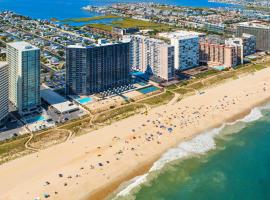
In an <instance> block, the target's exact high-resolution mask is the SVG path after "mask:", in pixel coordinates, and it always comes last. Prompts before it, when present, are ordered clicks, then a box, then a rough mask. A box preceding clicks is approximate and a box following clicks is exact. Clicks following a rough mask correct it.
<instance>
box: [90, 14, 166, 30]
mask: <svg viewBox="0 0 270 200" xmlns="http://www.w3.org/2000/svg"><path fill="white" fill-rule="evenodd" d="M118 18H119V17H118ZM88 26H90V27H93V28H98V29H102V30H105V31H112V28H113V26H117V27H120V28H131V27H137V28H139V29H152V30H155V31H169V30H171V27H170V26H168V25H165V24H159V23H155V22H148V21H143V20H138V19H133V18H123V19H122V20H114V21H112V25H108V24H89V25H88Z"/></svg>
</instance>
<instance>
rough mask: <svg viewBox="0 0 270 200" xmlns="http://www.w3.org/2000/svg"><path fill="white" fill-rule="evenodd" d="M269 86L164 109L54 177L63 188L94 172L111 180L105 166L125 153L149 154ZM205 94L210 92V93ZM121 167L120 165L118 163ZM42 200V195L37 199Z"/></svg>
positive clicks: (48, 182) (125, 157) (49, 183)
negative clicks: (206, 119)
mask: <svg viewBox="0 0 270 200" xmlns="http://www.w3.org/2000/svg"><path fill="white" fill-rule="evenodd" d="M267 89H268V85H267V84H266V83H264V84H263V85H262V86H261V87H260V89H258V90H257V91H254V90H253V92H248V91H246V90H241V91H239V92H238V95H237V96H236V95H234V96H230V93H229V92H228V94H227V95H223V96H221V97H220V98H219V99H217V100H215V101H211V103H210V104H209V105H206V104H205V103H203V104H197V105H195V104H193V106H190V105H188V104H186V105H185V104H182V103H181V102H177V103H175V105H173V106H171V107H170V108H168V109H167V110H166V109H163V110H162V111H159V112H155V113H152V114H151V115H148V116H147V117H146V118H145V121H144V122H143V123H141V124H140V125H139V126H136V127H133V128H131V129H130V132H129V133H127V135H125V137H119V136H118V135H117V133H116V134H115V136H114V137H113V138H112V140H111V143H110V144H109V145H108V146H97V147H96V149H95V150H94V151H93V148H92V147H85V148H86V149H88V148H91V151H90V150H89V151H87V150H86V151H85V154H89V157H88V158H87V159H86V160H84V162H83V163H82V164H81V166H80V168H78V169H77V170H75V171H76V172H74V171H73V173H72V174H71V173H70V174H65V173H63V172H59V173H58V174H55V176H57V177H58V179H59V180H60V182H61V184H62V187H65V188H67V189H68V188H69V185H74V184H75V185H78V186H79V183H80V178H81V177H83V176H87V175H89V174H91V173H92V175H93V173H95V174H96V176H98V175H99V176H103V177H104V178H105V179H107V180H109V179H110V178H111V174H108V173H106V168H107V167H109V166H110V165H112V164H113V165H117V163H116V162H119V164H120V161H121V160H122V159H127V155H126V154H128V156H129V155H132V154H133V155H134V156H135V157H143V156H144V154H147V153H148V152H145V151H144V147H145V145H151V146H152V147H153V149H152V151H155V148H158V147H159V145H161V144H162V143H163V142H166V140H173V139H174V137H173V135H174V134H183V132H186V131H188V128H189V127H196V126H197V127H199V126H200V125H201V123H205V120H204V118H206V117H208V118H211V119H214V118H218V117H219V115H220V113H225V112H227V111H229V110H230V109H232V108H237V107H239V106H241V102H242V101H247V100H248V99H249V98H254V96H255V95H258V94H259V93H264V92H268V91H267ZM203 95H207V92H206V93H204V94H203ZM172 107H173V108H172ZM221 111H222V112H221ZM142 115H143V114H142ZM115 144H117V145H115ZM108 152H110V153H108ZM104 154H112V156H110V157H109V158H110V159H107V158H108V156H106V159H105V158H104V156H103V155H104ZM93 161H94V162H93ZM130 162H136V159H134V160H130ZM121 164H122V162H121ZM120 168H121V166H119V169H120ZM42 184H43V186H44V191H46V188H48V187H50V186H51V181H50V180H44V182H43V183H42ZM51 189H52V188H51ZM50 191H51V190H50ZM57 195H59V192H58V191H56V190H55V192H54V193H47V192H45V193H44V194H43V195H42V196H43V197H42V199H47V198H51V197H53V196H57ZM40 199H41V198H40V197H35V198H34V200H40Z"/></svg>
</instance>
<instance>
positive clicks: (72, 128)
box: [59, 117, 90, 132]
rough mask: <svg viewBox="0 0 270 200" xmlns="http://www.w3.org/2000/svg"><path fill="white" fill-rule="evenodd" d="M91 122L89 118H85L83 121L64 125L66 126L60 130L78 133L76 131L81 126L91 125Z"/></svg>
mask: <svg viewBox="0 0 270 200" xmlns="http://www.w3.org/2000/svg"><path fill="white" fill-rule="evenodd" d="M89 121H90V118H89V117H85V118H83V119H79V120H74V121H70V122H68V123H67V124H64V125H62V126H60V127H59V128H61V129H66V130H70V131H73V132H76V130H77V129H78V127H80V126H81V125H83V124H85V123H89Z"/></svg>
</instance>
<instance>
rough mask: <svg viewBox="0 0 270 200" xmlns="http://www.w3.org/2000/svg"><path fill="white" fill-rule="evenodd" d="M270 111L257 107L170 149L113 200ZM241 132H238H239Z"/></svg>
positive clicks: (211, 147)
mask: <svg viewBox="0 0 270 200" xmlns="http://www.w3.org/2000/svg"><path fill="white" fill-rule="evenodd" d="M265 109H270V104H268V105H265V106H261V107H256V108H254V109H252V110H251V112H250V113H249V114H248V115H246V116H245V117H244V118H242V119H239V120H236V121H234V122H231V123H224V124H223V125H222V126H220V127H218V128H214V129H212V130H209V131H205V132H202V133H201V134H199V135H197V136H196V137H194V138H193V139H191V140H188V141H185V142H181V143H180V144H179V145H178V146H177V147H176V148H172V149H169V150H168V151H167V152H166V153H164V154H163V155H162V156H161V158H160V159H159V160H157V161H156V162H155V163H154V164H153V166H152V167H151V169H150V170H149V172H148V173H146V174H144V175H141V176H137V177H135V178H133V179H132V180H130V181H129V182H128V184H127V185H126V186H125V187H124V188H121V189H120V192H118V193H117V194H116V196H115V197H114V198H113V200H117V199H119V198H121V197H125V196H128V195H132V193H134V190H135V188H137V187H138V186H139V185H141V184H143V183H146V182H148V181H151V179H150V180H149V177H148V176H149V175H150V174H151V173H152V172H155V171H159V170H161V169H162V168H163V167H164V166H165V165H166V164H167V163H169V162H172V161H174V160H179V159H185V158H189V157H191V156H193V155H202V154H205V153H206V152H208V151H210V150H213V149H215V148H216V142H215V137H216V136H217V135H219V134H220V133H221V132H222V130H223V129H224V128H225V127H226V126H232V125H235V124H236V123H238V122H244V123H250V122H253V121H257V120H259V119H260V118H261V117H263V114H262V110H265ZM239 131H240V130H238V132H239Z"/></svg>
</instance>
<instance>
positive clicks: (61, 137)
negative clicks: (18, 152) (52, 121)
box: [29, 130, 69, 149]
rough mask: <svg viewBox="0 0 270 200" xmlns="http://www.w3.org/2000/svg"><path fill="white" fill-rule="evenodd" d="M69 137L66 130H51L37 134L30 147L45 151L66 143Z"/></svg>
mask: <svg viewBox="0 0 270 200" xmlns="http://www.w3.org/2000/svg"><path fill="white" fill-rule="evenodd" d="M68 135H69V132H68V131H65V130H50V131H46V132H43V133H39V134H35V135H34V137H33V138H32V140H31V141H30V143H29V146H31V147H33V148H37V149H45V148H47V147H49V146H52V145H55V144H59V143H62V142H64V141H65V140H66V139H67V137H68Z"/></svg>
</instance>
